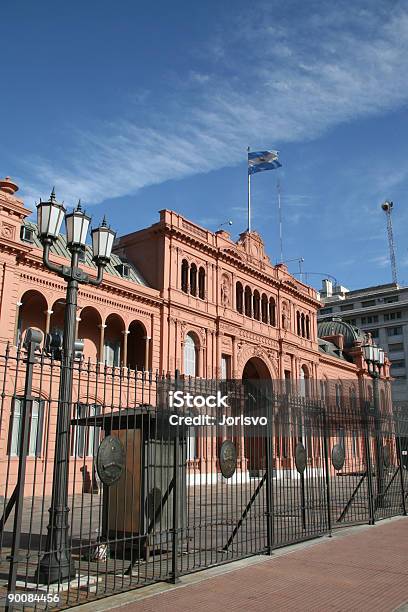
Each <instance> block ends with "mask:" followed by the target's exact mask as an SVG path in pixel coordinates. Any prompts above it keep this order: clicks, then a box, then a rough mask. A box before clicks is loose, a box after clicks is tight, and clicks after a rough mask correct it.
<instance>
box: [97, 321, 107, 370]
mask: <svg viewBox="0 0 408 612" xmlns="http://www.w3.org/2000/svg"><path fill="white" fill-rule="evenodd" d="M98 327H99V329H100V330H101V335H100V338H99V362H100V363H103V361H104V358H103V353H104V350H103V349H104V346H105V328H106V323H102V324H101V325H98Z"/></svg>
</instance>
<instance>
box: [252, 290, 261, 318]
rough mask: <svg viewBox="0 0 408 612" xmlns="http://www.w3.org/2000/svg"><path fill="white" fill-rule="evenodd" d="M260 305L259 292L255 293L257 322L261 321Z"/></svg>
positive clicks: (255, 316)
mask: <svg viewBox="0 0 408 612" xmlns="http://www.w3.org/2000/svg"><path fill="white" fill-rule="evenodd" d="M260 305H261V297H260V295H259V291H254V319H256V320H257V321H259V319H260V316H261V312H260Z"/></svg>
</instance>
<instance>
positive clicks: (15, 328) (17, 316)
mask: <svg viewBox="0 0 408 612" xmlns="http://www.w3.org/2000/svg"><path fill="white" fill-rule="evenodd" d="M22 305H23V302H16V306H17V308H16V320H15V323H14V340H15V342H16V344H17V332H18V320H19V318H20V308H21V306H22Z"/></svg>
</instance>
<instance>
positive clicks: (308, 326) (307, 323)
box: [306, 315, 310, 340]
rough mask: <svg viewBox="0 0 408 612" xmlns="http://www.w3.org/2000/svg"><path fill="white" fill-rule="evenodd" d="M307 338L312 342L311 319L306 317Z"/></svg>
mask: <svg viewBox="0 0 408 612" xmlns="http://www.w3.org/2000/svg"><path fill="white" fill-rule="evenodd" d="M306 338H307V339H308V340H310V317H309V315H306Z"/></svg>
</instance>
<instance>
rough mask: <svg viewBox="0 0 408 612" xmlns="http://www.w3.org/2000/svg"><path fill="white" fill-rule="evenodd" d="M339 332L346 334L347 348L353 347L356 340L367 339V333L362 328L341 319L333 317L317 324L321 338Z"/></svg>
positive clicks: (345, 345)
mask: <svg viewBox="0 0 408 612" xmlns="http://www.w3.org/2000/svg"><path fill="white" fill-rule="evenodd" d="M337 334H342V335H343V336H344V348H345V349H349V348H351V347H352V346H353V345H354V344H355V342H365V341H366V339H367V336H366V334H365V333H364V332H363V331H362V330H361V329H359V328H358V327H355V326H354V325H350V323H346V321H342V320H341V319H336V318H333V319H331V320H326V321H320V322H319V323H318V324H317V335H318V337H319V338H324V337H325V336H336V335H337Z"/></svg>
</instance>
